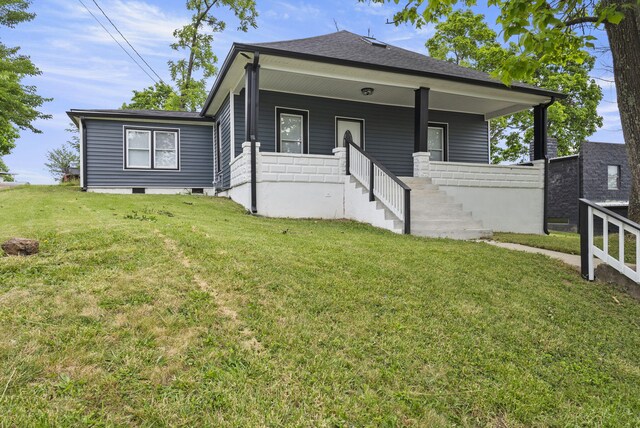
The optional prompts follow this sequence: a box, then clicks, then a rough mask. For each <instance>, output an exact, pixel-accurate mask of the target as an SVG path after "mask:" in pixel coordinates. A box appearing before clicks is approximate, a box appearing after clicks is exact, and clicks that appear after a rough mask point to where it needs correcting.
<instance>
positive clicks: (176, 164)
mask: <svg viewBox="0 0 640 428" xmlns="http://www.w3.org/2000/svg"><path fill="white" fill-rule="evenodd" d="M158 134H173V135H174V137H175V139H174V146H173V150H167V149H158V147H157V146H156V141H157V138H156V136H157V135H158ZM158 151H161V152H174V153H175V154H176V161H175V163H174V165H173V166H172V167H158V163H157V159H158V157H157V156H156V153H157V152H158ZM153 169H170V170H176V169H178V132H177V131H165V130H160V129H156V130H154V131H153Z"/></svg>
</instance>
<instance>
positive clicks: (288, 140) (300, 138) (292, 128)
mask: <svg viewBox="0 0 640 428" xmlns="http://www.w3.org/2000/svg"><path fill="white" fill-rule="evenodd" d="M276 117H277V121H278V123H277V126H276V130H277V134H278V135H277V144H278V147H277V151H279V152H281V153H301V154H302V153H308V152H309V143H308V141H307V135H308V131H307V129H308V126H309V125H308V122H309V113H308V112H306V111H304V110H290V109H282V108H277V109H276Z"/></svg>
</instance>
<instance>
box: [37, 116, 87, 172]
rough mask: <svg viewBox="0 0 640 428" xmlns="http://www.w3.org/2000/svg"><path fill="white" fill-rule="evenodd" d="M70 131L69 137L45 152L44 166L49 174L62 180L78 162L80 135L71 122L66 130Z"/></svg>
mask: <svg viewBox="0 0 640 428" xmlns="http://www.w3.org/2000/svg"><path fill="white" fill-rule="evenodd" d="M66 131H67V132H70V133H71V134H72V135H71V138H70V139H69V140H68V141H66V142H65V143H64V144H63V145H62V146H61V147H59V148H57V149H53V150H49V151H48V152H47V160H48V162H45V164H44V166H45V167H47V169H48V170H49V172H50V173H51V175H52V176H53V177H54V178H55V179H56V180H60V181H62V178H63V177H64V176H65V175H67V174H69V173H70V172H71V168H77V167H78V165H79V164H80V137H78V129H77V128H76V127H75V126H74V125H73V124H72V125H71V126H70V127H69V128H67V130H66Z"/></svg>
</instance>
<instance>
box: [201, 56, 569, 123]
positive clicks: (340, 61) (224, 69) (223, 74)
mask: <svg viewBox="0 0 640 428" xmlns="http://www.w3.org/2000/svg"><path fill="white" fill-rule="evenodd" d="M256 51H257V52H260V53H261V54H264V55H273V56H282V57H287V58H295V59H302V60H307V61H316V62H324V63H328V64H335V65H344V66H349V67H355V68H367V69H371V70H378V71H386V72H390V73H397V74H405V75H413V76H420V77H429V78H433V79H441V80H449V81H454V82H460V83H467V84H473V85H479V86H485V87H493V88H496V89H506V90H510V91H515V92H520V93H525V94H531V95H538V96H544V97H550V98H555V99H564V98H566V97H567V95H566V94H564V93H562V92H556V91H551V90H547V89H543V88H524V87H520V86H506V85H504V84H503V83H501V82H498V81H495V82H487V81H484V80H478V79H473V78H468V77H460V76H451V75H445V74H440V73H430V72H425V71H419V70H410V69H405V68H400V67H392V66H388V65H381V64H370V63H366V62H359V61H351V60H346V59H340V58H330V57H325V56H321V55H313V54H307V53H301V52H292V51H286V50H282V49H274V48H269V47H265V46H259V45H251V44H244V43H233V45H232V47H231V50H230V52H229V54H228V55H227V58H226V59H225V62H224V64H223V65H222V68H221V71H220V74H219V77H218V79H217V80H216V82H215V84H214V86H213V88H212V89H211V92H209V96H208V97H207V100H206V101H205V104H204V107H203V108H202V111H201V112H200V115H201V116H205V112H206V111H207V110H208V108H209V106H210V105H211V102H212V101H213V98H214V97H215V95H216V93H217V91H218V89H219V88H220V85H221V84H222V82H223V81H224V78H225V77H226V75H227V72H228V71H229V68H230V67H231V64H232V63H233V61H234V60H235V58H236V56H237V55H238V53H240V52H256Z"/></svg>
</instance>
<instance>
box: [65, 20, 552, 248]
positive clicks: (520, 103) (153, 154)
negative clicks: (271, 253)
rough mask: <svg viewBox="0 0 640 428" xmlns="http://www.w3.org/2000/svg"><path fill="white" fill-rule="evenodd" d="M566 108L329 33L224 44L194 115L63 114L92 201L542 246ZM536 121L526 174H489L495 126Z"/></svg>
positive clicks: (544, 93)
mask: <svg viewBox="0 0 640 428" xmlns="http://www.w3.org/2000/svg"><path fill="white" fill-rule="evenodd" d="M563 96H564V95H563V94H561V93H557V92H553V91H549V90H545V89H541V88H538V87H534V86H530V85H526V84H522V83H518V82H514V83H513V84H512V85H511V86H509V87H507V86H505V85H504V84H502V83H501V82H500V81H497V80H495V79H493V78H491V77H490V76H489V75H487V74H485V73H481V72H478V71H475V70H471V69H468V68H463V67H460V66H457V65H455V64H452V63H449V62H445V61H439V60H435V59H432V58H429V57H427V56H425V55H421V54H418V53H415V52H411V51H408V50H404V49H401V48H398V47H395V46H392V45H389V44H386V43H384V42H381V41H379V40H376V39H374V38H370V37H362V36H359V35H357V34H353V33H350V32H347V31H339V32H336V33H332V34H327V35H323V36H318V37H311V38H307V39H299V40H290V41H283V42H274V43H256V44H241V43H235V44H233V46H232V48H231V51H230V52H229V54H228V55H227V57H226V59H225V61H224V63H223V65H222V67H221V69H220V73H219V75H218V77H217V80H216V82H215V84H214V86H213V88H212V90H211V92H210V94H209V96H208V98H207V100H206V103H205V105H204V107H203V109H202V111H201V112H199V113H187V112H169V111H130V110H71V111H70V112H68V114H69V116H70V117H71V118H72V120H73V121H74V122H75V123H76V124H77V125H78V126H79V128H80V130H81V138H82V144H81V147H82V153H81V159H82V162H81V185H82V187H83V189H85V190H87V191H94V192H97V191H100V192H116V193H181V192H185V191H190V192H194V193H204V194H207V195H217V196H226V197H230V198H232V199H233V200H234V201H236V202H238V203H240V204H241V205H243V206H244V207H246V209H247V210H249V211H251V212H252V213H255V214H259V215H264V216H273V217H298V218H303V217H308V218H349V219H355V220H358V221H363V222H367V223H370V224H373V225H375V226H379V227H383V228H386V229H389V230H393V231H395V232H398V233H403V232H404V233H413V234H417V235H423V236H436V237H453V238H478V237H482V236H488V235H490V234H491V233H492V231H493V230H499V231H513V232H529V233H542V231H543V230H544V218H545V216H544V210H545V206H544V174H545V169H544V161H543V159H544V151H545V140H546V109H547V107H548V106H549V105H550V104H551V103H553V102H554V100H555V99H557V98H560V97H563ZM530 109H532V110H533V119H534V126H535V133H534V134H535V141H534V143H535V144H534V147H535V161H534V162H533V163H532V164H531V165H529V166H520V165H514V166H504V165H490V164H489V158H490V156H489V155H490V153H489V149H490V145H489V120H490V119H492V118H497V117H500V116H503V115H507V114H510V113H514V112H518V111H523V110H530Z"/></svg>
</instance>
